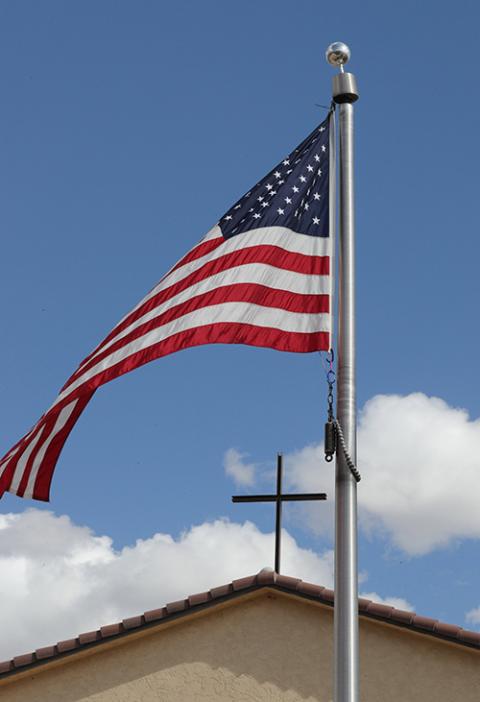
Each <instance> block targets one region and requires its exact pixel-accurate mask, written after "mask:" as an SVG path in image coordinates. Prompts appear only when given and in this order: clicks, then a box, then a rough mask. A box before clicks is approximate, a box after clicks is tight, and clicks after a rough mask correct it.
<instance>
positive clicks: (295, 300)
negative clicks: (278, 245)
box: [64, 283, 329, 390]
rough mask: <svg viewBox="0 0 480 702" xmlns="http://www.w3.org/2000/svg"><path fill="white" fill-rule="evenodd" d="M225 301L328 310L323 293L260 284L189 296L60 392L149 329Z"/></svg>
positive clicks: (85, 366) (117, 344) (83, 368)
mask: <svg viewBox="0 0 480 702" xmlns="http://www.w3.org/2000/svg"><path fill="white" fill-rule="evenodd" d="M226 302H250V303H252V304H254V305H260V306H262V307H273V308H277V309H283V310H286V311H288V312H300V313H310V314H319V313H327V312H328V311H329V296H328V295H324V294H322V295H302V294H301V293H293V292H289V291H287V290H274V289H272V288H268V287H266V286H264V285H257V284H254V283H238V284H235V285H229V286H224V287H219V288H215V289H214V290H210V291H208V292H206V293H203V294H201V295H197V296H196V297H191V298H189V299H188V300H186V301H185V302H182V303H181V304H179V305H174V306H173V307H171V308H170V309H168V310H166V311H165V312H164V313H163V314H160V315H158V317H155V318H154V319H150V320H149V321H148V322H145V323H144V324H140V325H139V326H138V327H136V328H135V329H133V330H132V331H131V332H130V333H129V334H126V335H125V336H123V337H122V338H121V339H118V341H116V342H114V343H113V344H111V345H110V346H108V348H106V349H104V350H103V351H101V352H100V353H98V354H97V355H96V356H95V357H93V358H91V359H90V361H89V362H88V363H86V364H85V363H84V364H82V365H81V367H80V368H79V369H78V370H77V371H75V373H74V374H73V375H72V376H71V377H70V379H69V380H68V382H67V383H66V384H65V385H64V389H65V390H66V389H68V386H69V385H71V384H72V383H73V382H74V381H75V380H77V379H78V378H79V377H81V376H82V375H83V374H84V373H86V372H88V370H89V369H90V368H92V367H93V366H95V365H96V364H97V363H100V362H101V361H102V360H103V359H104V358H106V357H107V356H109V355H110V354H112V353H114V352H115V351H117V350H118V349H121V348H122V347H123V346H126V345H127V344H128V343H130V342H131V341H134V340H135V339H138V338H140V337H141V336H143V335H144V334H147V333H148V332H150V331H152V329H156V328H157V327H161V326H162V325H163V324H168V323H169V322H172V321H173V320H174V319H179V318H180V317H182V316H183V315H185V314H188V313H189V312H193V311H194V310H197V309H201V308H204V307H208V306H211V305H218V304H222V303H226Z"/></svg>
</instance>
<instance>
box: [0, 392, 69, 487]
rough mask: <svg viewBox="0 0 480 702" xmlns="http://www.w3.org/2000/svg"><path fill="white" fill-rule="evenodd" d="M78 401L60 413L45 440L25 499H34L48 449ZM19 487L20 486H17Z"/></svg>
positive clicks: (35, 461) (36, 459)
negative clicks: (36, 483) (39, 473)
mask: <svg viewBox="0 0 480 702" xmlns="http://www.w3.org/2000/svg"><path fill="white" fill-rule="evenodd" d="M77 402H78V400H73V402H70V404H68V405H66V406H65V407H64V408H63V409H62V411H61V412H60V413H59V415H58V417H57V421H56V422H55V425H54V427H53V429H52V431H51V432H50V435H49V436H48V438H47V439H46V440H45V442H44V443H43V446H42V447H41V448H40V450H39V452H38V453H37V455H36V456H35V460H34V462H33V465H32V470H31V471H30V476H29V478H28V484H27V488H26V490H25V494H24V497H28V498H32V497H33V491H34V489H35V481H36V479H37V474H38V470H39V468H40V466H41V464H42V461H43V459H44V457H45V454H46V452H47V449H48V447H49V446H50V444H51V443H52V441H53V439H54V438H55V436H56V435H57V434H58V432H59V431H61V430H62V429H63V427H64V426H65V424H66V423H67V421H68V420H69V419H70V415H71V414H72V412H73V410H74V409H75V405H76V404H77ZM17 487H18V486H17ZM9 491H10V492H14V490H12V488H10V489H9Z"/></svg>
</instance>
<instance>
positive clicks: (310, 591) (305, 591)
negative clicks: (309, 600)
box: [296, 580, 325, 597]
mask: <svg viewBox="0 0 480 702" xmlns="http://www.w3.org/2000/svg"><path fill="white" fill-rule="evenodd" d="M296 589H297V592H301V593H302V595H310V596H311V597H321V596H322V593H323V591H324V590H325V588H324V587H322V586H321V585H314V584H313V583H304V582H303V580H300V582H299V583H298V584H297V588H296Z"/></svg>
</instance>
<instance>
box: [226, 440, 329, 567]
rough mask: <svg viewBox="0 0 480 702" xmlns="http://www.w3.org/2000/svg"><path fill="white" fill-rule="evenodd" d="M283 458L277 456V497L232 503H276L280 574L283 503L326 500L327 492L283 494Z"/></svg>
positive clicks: (235, 498) (236, 498) (239, 498)
mask: <svg viewBox="0 0 480 702" xmlns="http://www.w3.org/2000/svg"><path fill="white" fill-rule="evenodd" d="M282 475H283V456H282V454H281V453H279V454H278V455H277V492H276V494H275V495H234V496H233V497H232V502H275V503H276V518H275V572H276V573H279V572H280V548H281V539H282V502H305V501H307V500H326V499H327V495H326V493H325V492H311V493H297V494H296V495H295V494H294V495H283V494H282Z"/></svg>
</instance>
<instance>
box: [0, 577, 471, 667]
mask: <svg viewBox="0 0 480 702" xmlns="http://www.w3.org/2000/svg"><path fill="white" fill-rule="evenodd" d="M262 589H264V590H274V591H277V592H283V593H286V594H289V595H294V596H296V597H299V598H301V599H304V600H309V601H313V602H316V603H318V604H322V605H326V606H329V607H333V602H334V593H333V590H329V589H328V588H325V587H322V586H320V585H314V584H312V583H307V582H304V581H303V580H300V579H298V578H292V577H289V576H286V575H280V574H278V573H274V572H273V571H270V570H262V571H260V573H258V574H257V575H251V576H248V577H245V578H240V579H238V580H233V581H232V582H230V583H227V584H226V585H221V586H220V587H215V588H212V589H211V590H209V591H208V592H201V593H197V594H196V595H190V596H189V597H187V598H186V599H183V600H178V601H177V602H170V603H169V604H167V605H165V606H164V607H161V608H160V609H153V610H150V611H148V612H144V614H140V615H138V616H136V617H130V618H128V619H124V620H123V621H121V622H118V623H115V624H109V625H107V626H102V627H100V629H97V630H96V631H88V632H86V633H83V634H80V635H79V636H77V637H76V638H73V639H68V640H66V641H59V642H58V643H57V644H55V645H53V646H46V647H44V648H39V649H37V650H36V651H33V652H31V653H26V654H24V655H20V656H16V657H15V658H12V659H11V660H7V661H3V662H1V663H0V680H1V679H2V678H6V677H9V676H11V675H14V674H16V673H19V672H21V671H25V670H29V669H31V668H37V667H39V666H41V665H44V664H47V663H49V662H51V661H53V660H58V659H60V658H63V657H66V656H70V655H72V654H75V653H77V652H80V651H85V650H86V649H89V648H93V647H96V646H99V645H101V644H103V643H106V642H109V641H112V640H118V639H120V638H122V637H128V636H129V635H130V634H132V633H135V632H140V631H142V630H146V629H150V628H153V627H158V626H161V625H162V624H164V623H165V624H166V623H170V622H172V620H175V619H178V618H181V617H185V616H188V615H190V614H194V613H197V612H200V611H202V610H205V609H208V608H212V607H215V606H218V605H219V604H221V603H223V602H226V601H231V600H234V599H235V598H239V597H242V596H244V595H246V594H248V593H255V592H256V591H260V590H262ZM358 603H359V614H360V616H361V617H365V618H369V619H374V620H377V621H380V622H383V623H386V624H390V625H393V626H395V627H402V628H404V629H408V630H410V631H412V632H416V633H420V634H425V635H427V636H433V637H436V638H438V639H442V640H444V641H449V642H451V643H455V644H460V645H462V646H468V647H470V648H474V649H477V650H480V633H478V632H475V631H468V630H467V629H462V628H461V627H460V626H456V625H454V624H446V623H444V622H440V621H438V620H437V619H430V618H429V617H423V616H421V615H418V614H415V612H406V611H403V610H400V609H396V608H395V607H390V606H387V605H383V604H379V603H377V602H373V601H372V600H367V599H363V598H360V599H359V601H358Z"/></svg>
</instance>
